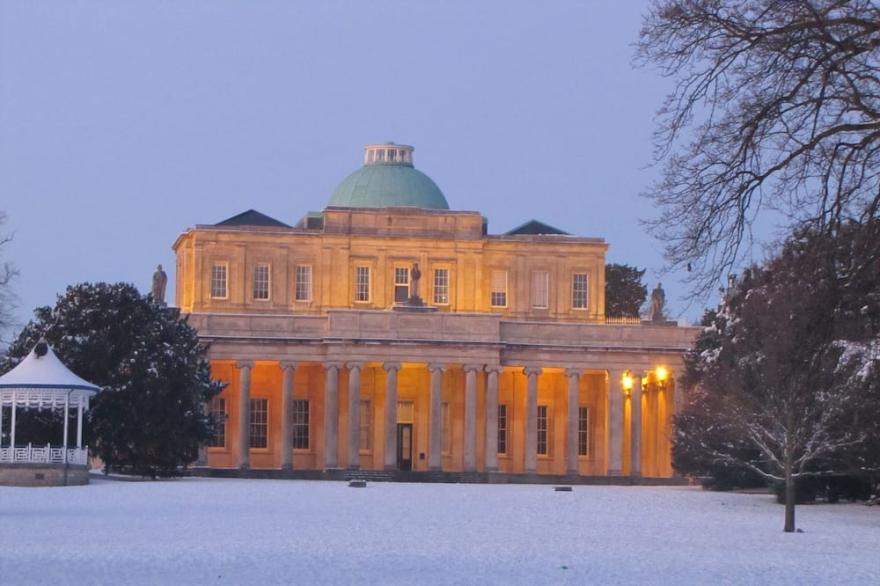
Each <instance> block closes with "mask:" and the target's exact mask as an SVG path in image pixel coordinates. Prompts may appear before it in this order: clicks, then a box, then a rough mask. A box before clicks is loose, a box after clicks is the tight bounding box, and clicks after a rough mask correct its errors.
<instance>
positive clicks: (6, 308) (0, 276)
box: [0, 212, 18, 335]
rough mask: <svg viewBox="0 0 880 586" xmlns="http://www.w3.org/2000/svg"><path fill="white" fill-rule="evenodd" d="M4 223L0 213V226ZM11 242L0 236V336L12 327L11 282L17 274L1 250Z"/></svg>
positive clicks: (3, 214)
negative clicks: (4, 258) (5, 259)
mask: <svg viewBox="0 0 880 586" xmlns="http://www.w3.org/2000/svg"><path fill="white" fill-rule="evenodd" d="M5 221H6V214H5V213H3V212H0V226H2V225H3V223H4V222H5ZM11 240H12V237H11V236H7V235H4V234H0V335H2V334H3V332H5V331H6V330H7V329H8V328H9V327H10V326H12V325H13V324H12V321H13V310H14V309H15V307H14V302H15V296H14V295H13V293H12V280H13V279H14V278H15V276H16V275H17V274H18V273H17V271H16V269H15V267H14V266H13V265H12V263H11V262H9V261H4V260H3V249H4V247H5V246H6V245H7V244H9V242H10V241H11Z"/></svg>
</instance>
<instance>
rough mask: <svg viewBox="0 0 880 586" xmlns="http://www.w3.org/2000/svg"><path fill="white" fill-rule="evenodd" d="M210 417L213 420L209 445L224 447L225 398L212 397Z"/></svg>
mask: <svg viewBox="0 0 880 586" xmlns="http://www.w3.org/2000/svg"><path fill="white" fill-rule="evenodd" d="M211 419H213V421H214V435H213V437H212V438H211V443H210V446H211V447H214V448H225V447H226V399H224V398H222V397H214V398H213V399H211Z"/></svg>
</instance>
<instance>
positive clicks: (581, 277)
mask: <svg viewBox="0 0 880 586" xmlns="http://www.w3.org/2000/svg"><path fill="white" fill-rule="evenodd" d="M587 285H588V280H587V273H574V274H573V275H572V276H571V307H572V309H586V308H587Z"/></svg>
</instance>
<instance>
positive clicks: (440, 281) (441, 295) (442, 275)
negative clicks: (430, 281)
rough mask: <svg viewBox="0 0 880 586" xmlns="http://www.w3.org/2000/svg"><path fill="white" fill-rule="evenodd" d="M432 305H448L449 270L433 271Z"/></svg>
mask: <svg viewBox="0 0 880 586" xmlns="http://www.w3.org/2000/svg"><path fill="white" fill-rule="evenodd" d="M434 303H436V304H438V305H447V304H448V303H449V269H434Z"/></svg>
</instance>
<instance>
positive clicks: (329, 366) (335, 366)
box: [324, 360, 342, 370]
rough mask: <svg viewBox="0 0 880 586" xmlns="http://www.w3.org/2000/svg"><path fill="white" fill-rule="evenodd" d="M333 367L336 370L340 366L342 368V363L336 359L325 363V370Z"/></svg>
mask: <svg viewBox="0 0 880 586" xmlns="http://www.w3.org/2000/svg"><path fill="white" fill-rule="evenodd" d="M331 368H335V369H336V370H339V369H340V368H342V363H341V362H336V361H335V360H334V361H330V362H325V363H324V370H330V369H331Z"/></svg>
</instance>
